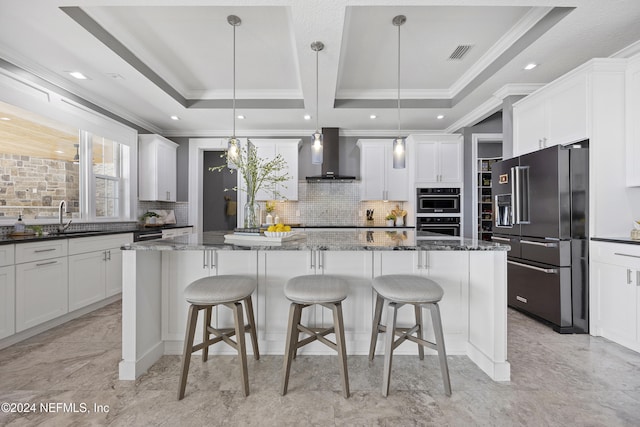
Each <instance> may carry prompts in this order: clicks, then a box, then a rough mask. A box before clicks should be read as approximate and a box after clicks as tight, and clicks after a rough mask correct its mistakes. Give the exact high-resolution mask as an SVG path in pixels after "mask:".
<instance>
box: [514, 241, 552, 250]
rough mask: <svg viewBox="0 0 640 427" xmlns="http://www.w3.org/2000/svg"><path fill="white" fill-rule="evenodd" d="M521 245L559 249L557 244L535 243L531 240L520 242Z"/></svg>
mask: <svg viewBox="0 0 640 427" xmlns="http://www.w3.org/2000/svg"><path fill="white" fill-rule="evenodd" d="M520 243H524V244H525V245H532V246H543V247H545V248H557V247H558V244H557V243H543V242H533V241H531V240H520Z"/></svg>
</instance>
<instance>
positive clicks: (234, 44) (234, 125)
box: [232, 25, 236, 140]
mask: <svg viewBox="0 0 640 427" xmlns="http://www.w3.org/2000/svg"><path fill="white" fill-rule="evenodd" d="M232 27H233V139H234V140H235V139H236V26H235V25H232Z"/></svg>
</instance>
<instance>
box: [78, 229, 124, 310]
mask: <svg viewBox="0 0 640 427" xmlns="http://www.w3.org/2000/svg"><path fill="white" fill-rule="evenodd" d="M132 241H133V236H132V234H130V233H125V234H115V235H109V236H98V237H95V236H94V237H84V238H77V239H70V240H69V311H73V310H77V309H79V308H82V307H85V306H87V305H90V304H93V303H96V302H98V301H101V300H103V299H105V298H107V297H110V296H113V295H116V294H118V293H120V292H122V254H121V250H120V247H121V246H122V245H123V244H125V243H131V242H132Z"/></svg>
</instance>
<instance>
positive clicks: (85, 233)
mask: <svg viewBox="0 0 640 427" xmlns="http://www.w3.org/2000/svg"><path fill="white" fill-rule="evenodd" d="M185 227H191V225H177V224H167V225H163V226H159V227H154V228H153V229H158V230H163V229H171V228H185ZM143 230H144V231H148V230H149V227H145V228H143V227H139V228H134V229H121V230H118V229H112V230H72V231H65V232H64V233H60V234H58V233H50V234H45V235H42V236H37V235H35V234H34V235H30V236H17V237H12V236H10V235H6V236H0V245H8V244H12V243H29V242H41V241H45V240H59V239H73V238H79V237H92V236H106V235H109V234H123V233H135V232H137V231H143Z"/></svg>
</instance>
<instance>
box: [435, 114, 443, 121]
mask: <svg viewBox="0 0 640 427" xmlns="http://www.w3.org/2000/svg"><path fill="white" fill-rule="evenodd" d="M436 119H438V120H442V119H444V116H443V115H442V114H438V115H437V116H436Z"/></svg>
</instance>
